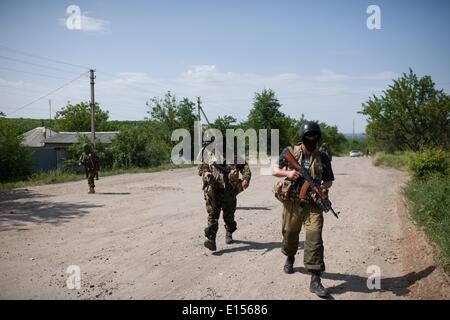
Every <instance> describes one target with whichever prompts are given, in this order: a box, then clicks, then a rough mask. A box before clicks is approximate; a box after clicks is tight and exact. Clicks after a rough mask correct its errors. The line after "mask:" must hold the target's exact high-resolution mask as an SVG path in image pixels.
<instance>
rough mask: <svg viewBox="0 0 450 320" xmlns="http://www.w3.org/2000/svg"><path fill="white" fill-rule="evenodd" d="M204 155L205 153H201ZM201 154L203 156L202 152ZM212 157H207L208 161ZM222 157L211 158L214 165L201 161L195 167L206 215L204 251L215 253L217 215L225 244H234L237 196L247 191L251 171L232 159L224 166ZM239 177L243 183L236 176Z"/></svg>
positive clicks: (246, 164)
mask: <svg viewBox="0 0 450 320" xmlns="http://www.w3.org/2000/svg"><path fill="white" fill-rule="evenodd" d="M203 151H204V150H203ZM203 151H202V152H203ZM211 156H212V155H211V154H209V155H208V157H209V160H211ZM225 158H226V157H225V153H224V154H223V156H221V155H219V156H218V157H214V158H213V159H215V160H214V161H206V162H205V161H204V162H202V163H201V164H199V166H198V174H199V176H201V177H202V180H203V191H204V198H205V201H206V211H207V212H208V226H207V227H206V228H205V236H206V238H207V239H206V241H205V243H204V245H205V247H206V248H208V249H209V250H211V251H216V250H217V248H216V234H217V231H218V229H219V216H220V211H221V210H222V211H223V220H224V221H225V229H226V236H225V243H227V244H231V243H232V242H233V238H232V234H233V232H234V231H236V229H237V224H236V221H235V219H234V213H235V211H236V202H237V200H236V196H237V195H238V194H239V193H240V192H242V191H243V190H245V189H247V188H248V186H249V184H250V179H251V175H252V174H251V171H250V167H249V165H248V163H247V162H245V161H244V163H238V161H237V157H234V159H235V161H234V163H230V164H227V163H226V161H225V160H224V159H225ZM240 174H241V175H242V179H240V178H239V175H240Z"/></svg>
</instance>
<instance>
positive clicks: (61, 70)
mask: <svg viewBox="0 0 450 320" xmlns="http://www.w3.org/2000/svg"><path fill="white" fill-rule="evenodd" d="M0 58H1V59H5V60H10V61H15V62H20V63H25V64H29V65H32V66H35V67H39V68H46V69H50V70H55V71H59V72H64V73H73V74H78V72H75V71H70V70H64V69H60V68H55V67H50V66H46V65H43V64H39V63H34V62H29V61H25V60H21V59H16V58H11V57H5V56H2V55H0Z"/></svg>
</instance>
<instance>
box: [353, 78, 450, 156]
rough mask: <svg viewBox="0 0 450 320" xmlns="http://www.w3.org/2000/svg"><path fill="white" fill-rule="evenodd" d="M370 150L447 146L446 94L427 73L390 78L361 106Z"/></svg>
mask: <svg viewBox="0 0 450 320" xmlns="http://www.w3.org/2000/svg"><path fill="white" fill-rule="evenodd" d="M362 107H363V109H362V111H360V113H361V114H363V115H366V116H367V117H368V119H367V121H368V125H367V129H366V134H367V139H368V143H369V145H370V147H371V149H375V150H380V151H388V152H393V151H396V150H411V151H418V150H420V149H422V148H424V147H428V146H429V147H440V148H444V149H446V150H448V148H449V146H450V130H449V128H450V97H449V96H448V95H447V94H445V93H444V91H443V90H437V89H436V88H435V84H434V82H433V81H432V79H431V77H430V76H424V77H422V78H418V77H417V75H416V74H414V72H413V71H412V70H411V69H410V70H409V74H406V73H404V74H403V76H402V77H400V78H399V79H397V80H394V81H393V84H392V85H390V86H389V87H388V89H387V90H385V91H384V92H383V94H382V95H380V96H379V97H377V96H375V95H374V96H373V97H372V98H371V99H370V100H369V101H367V102H366V103H364V104H363V105H362Z"/></svg>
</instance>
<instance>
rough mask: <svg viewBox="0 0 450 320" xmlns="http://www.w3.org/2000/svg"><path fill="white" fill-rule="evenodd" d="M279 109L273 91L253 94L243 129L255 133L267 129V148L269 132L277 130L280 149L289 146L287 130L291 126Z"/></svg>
mask: <svg viewBox="0 0 450 320" xmlns="http://www.w3.org/2000/svg"><path fill="white" fill-rule="evenodd" d="M280 108H281V103H280V102H279V101H278V99H277V97H276V95H275V92H274V91H273V90H271V89H264V90H262V91H261V92H260V93H258V92H257V93H255V98H254V100H253V108H252V109H251V110H250V113H249V115H248V120H247V122H246V123H245V128H244V129H246V128H252V129H255V130H256V131H258V130H259V129H267V134H268V146H270V143H271V139H270V130H272V129H278V130H279V134H280V147H284V146H287V145H289V144H290V143H289V128H290V126H291V125H292V121H291V119H289V118H287V117H286V116H285V114H284V113H283V112H281V111H280ZM267 151H270V150H267Z"/></svg>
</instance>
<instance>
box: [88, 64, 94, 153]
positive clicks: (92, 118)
mask: <svg viewBox="0 0 450 320" xmlns="http://www.w3.org/2000/svg"><path fill="white" fill-rule="evenodd" d="M94 72H95V70H93V69H91V70H89V73H90V78H91V140H92V145H93V146H94V149H95V98H94V84H95V82H94V79H95V75H94Z"/></svg>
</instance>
